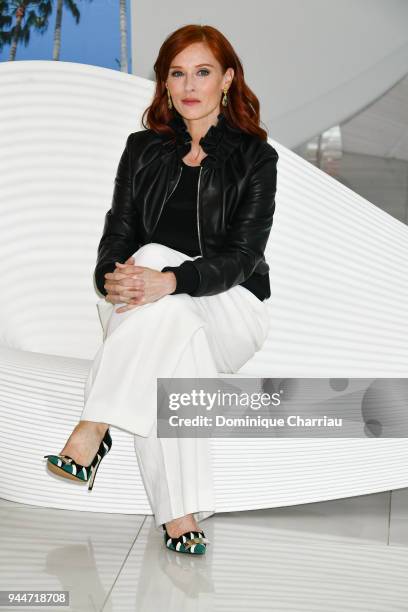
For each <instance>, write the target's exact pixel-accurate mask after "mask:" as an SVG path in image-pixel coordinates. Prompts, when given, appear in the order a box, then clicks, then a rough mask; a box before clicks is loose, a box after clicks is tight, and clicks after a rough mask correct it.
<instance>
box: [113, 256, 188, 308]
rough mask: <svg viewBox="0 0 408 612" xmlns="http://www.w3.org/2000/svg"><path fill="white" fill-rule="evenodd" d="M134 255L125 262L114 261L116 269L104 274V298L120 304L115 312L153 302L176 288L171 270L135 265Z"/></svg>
mask: <svg viewBox="0 0 408 612" xmlns="http://www.w3.org/2000/svg"><path fill="white" fill-rule="evenodd" d="M134 261H135V260H134V257H133V256H132V257H129V258H128V259H127V260H126V261H125V263H119V262H115V265H116V269H115V270H114V271H113V272H107V273H106V274H105V285H104V287H105V290H106V291H107V292H108V293H107V295H106V297H105V299H106V301H107V302H110V303H111V304H120V303H123V302H127V304H126V305H125V306H121V307H120V308H118V309H117V310H116V312H125V311H126V310H130V309H131V308H136V306H141V305H142V304H147V303H149V302H155V301H156V300H159V299H160V298H161V297H164V296H165V295H168V294H169V293H173V291H174V290H175V288H176V284H177V283H176V277H175V274H174V273H173V272H160V271H159V270H154V269H153V268H146V267H145V266H135V265H134Z"/></svg>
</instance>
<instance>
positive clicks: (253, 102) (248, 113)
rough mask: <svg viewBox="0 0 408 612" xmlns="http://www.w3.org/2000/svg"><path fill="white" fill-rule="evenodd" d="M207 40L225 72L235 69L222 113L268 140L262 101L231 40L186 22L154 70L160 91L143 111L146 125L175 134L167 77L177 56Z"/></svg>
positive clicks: (173, 35)
mask: <svg viewBox="0 0 408 612" xmlns="http://www.w3.org/2000/svg"><path fill="white" fill-rule="evenodd" d="M199 42H202V43H205V44H206V45H207V46H208V47H209V49H210V50H211V51H212V53H213V55H214V57H215V58H216V59H217V60H218V62H219V63H220V65H221V67H222V69H223V71H224V72H225V71H226V70H227V68H233V69H234V78H233V80H232V82H231V85H230V87H229V89H228V104H227V106H222V107H221V108H222V113H223V114H224V115H225V117H226V119H227V121H228V123H230V124H231V125H232V126H234V127H237V128H239V129H241V130H242V131H244V132H247V133H249V134H255V135H256V136H259V138H261V140H267V137H268V133H267V131H266V130H264V129H263V128H261V127H260V125H259V124H260V115H259V100H258V98H257V97H256V95H255V94H254V92H253V91H252V90H251V89H250V88H249V87H248V85H247V84H246V83H245V79H244V69H243V67H242V64H241V61H240V59H239V57H238V55H237V54H236V53H235V51H234V49H233V47H232V45H231V43H230V42H229V41H228V40H227V39H226V38H225V36H224V35H223V34H222V33H221V32H220V31H219V30H217V29H216V28H213V27H212V26H208V25H195V24H191V25H185V26H183V27H181V28H179V29H178V30H175V31H174V32H172V33H171V34H170V35H169V36H168V37H167V38H166V39H165V41H164V42H163V44H162V46H161V47H160V50H159V55H158V56H157V59H156V62H155V63H154V71H155V74H156V90H155V93H154V97H153V101H152V103H151V104H150V106H149V107H148V108H146V110H145V111H144V113H143V116H142V125H143V126H144V127H145V128H150V129H152V130H153V131H155V132H158V133H159V134H166V135H169V136H172V135H174V132H173V130H172V128H171V127H170V126H168V125H166V124H167V122H168V121H169V120H170V119H172V118H173V117H174V116H175V114H176V112H177V111H176V110H175V109H174V107H173V108H172V109H169V108H168V105H167V89H166V84H165V83H166V80H167V77H168V73H169V68H170V65H171V62H172V61H173V59H174V58H175V57H176V55H178V53H180V52H181V51H183V50H184V49H185V48H186V47H188V46H189V45H191V44H193V43H199Z"/></svg>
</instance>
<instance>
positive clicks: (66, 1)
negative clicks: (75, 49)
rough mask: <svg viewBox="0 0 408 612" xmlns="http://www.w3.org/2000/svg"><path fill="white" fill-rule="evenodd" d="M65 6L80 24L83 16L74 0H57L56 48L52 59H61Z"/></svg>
mask: <svg viewBox="0 0 408 612" xmlns="http://www.w3.org/2000/svg"><path fill="white" fill-rule="evenodd" d="M64 5H65V7H66V8H67V9H68V10H69V11H70V13H71V15H72V16H73V17H74V19H75V22H76V23H77V24H78V23H79V20H80V18H81V14H80V12H79V10H78V7H77V5H76V4H75V2H74V0H57V14H56V18H55V30H54V48H53V50H52V59H53V60H59V58H60V51H61V28H62V9H63V7H64Z"/></svg>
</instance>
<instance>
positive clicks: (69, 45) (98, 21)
mask: <svg viewBox="0 0 408 612" xmlns="http://www.w3.org/2000/svg"><path fill="white" fill-rule="evenodd" d="M126 5H127V6H126V9H127V11H126V12H127V37H128V70H129V72H132V64H131V32H130V12H129V11H130V9H129V0H127V2H126ZM77 7H78V10H79V12H80V13H81V18H80V21H79V23H78V25H77V24H76V22H75V19H74V17H73V16H72V15H71V13H69V12H68V11H67V10H66V8H65V7H64V11H63V16H62V37H61V53H60V61H65V62H79V63H80V64H91V65H93V66H102V67H104V68H111V69H112V70H119V69H120V66H119V61H120V31H119V0H92V2H90V1H89V0H77ZM55 17H56V14H55V8H54V10H53V13H52V15H51V17H50V20H49V25H48V30H47V31H46V32H45V33H44V34H39V33H38V32H35V31H34V30H32V31H31V33H30V42H29V43H28V46H27V47H25V46H24V44H23V43H19V45H18V47H17V54H16V60H15V61H18V60H52V48H53V40H54V28H55ZM9 53H10V47H9V46H8V45H7V46H5V47H4V48H3V50H2V51H0V61H2V62H5V61H7V60H8V57H9ZM116 60H117V61H116Z"/></svg>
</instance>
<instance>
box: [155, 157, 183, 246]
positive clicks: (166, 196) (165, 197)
mask: <svg viewBox="0 0 408 612" xmlns="http://www.w3.org/2000/svg"><path fill="white" fill-rule="evenodd" d="M182 171H183V166H180V172H179V175H178V177H177V181H176V184H175V185H174V187H173V189H172V190H171V193H170V194H169V195H167V192H166V195H165V196H164V200H163V204H162V206H161V209H160V213H159V216H158V218H157V221H156V224H155V226H154V228H153V230H152V231H151V232H150V236H153V234H154V232H155V231H156V227H157V225H158V223H159V220H160V217H161V214H162V212H163V208H164V205H165V203H166V202H167V200H168V199H169V198H170V197H171V195H172V193H173V191H174V190H175V189H176V187H177V185H178V184H179V181H180V177H181V173H182Z"/></svg>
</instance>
